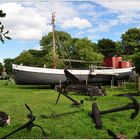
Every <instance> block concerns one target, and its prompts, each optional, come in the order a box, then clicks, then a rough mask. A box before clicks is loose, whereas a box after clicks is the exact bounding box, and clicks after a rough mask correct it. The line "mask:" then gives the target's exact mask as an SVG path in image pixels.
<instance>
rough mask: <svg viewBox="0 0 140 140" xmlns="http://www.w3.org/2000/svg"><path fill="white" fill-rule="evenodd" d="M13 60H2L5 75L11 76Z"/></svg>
mask: <svg viewBox="0 0 140 140" xmlns="http://www.w3.org/2000/svg"><path fill="white" fill-rule="evenodd" d="M13 61H14V59H11V58H6V59H4V67H5V68H6V73H7V74H8V75H12V63H13Z"/></svg>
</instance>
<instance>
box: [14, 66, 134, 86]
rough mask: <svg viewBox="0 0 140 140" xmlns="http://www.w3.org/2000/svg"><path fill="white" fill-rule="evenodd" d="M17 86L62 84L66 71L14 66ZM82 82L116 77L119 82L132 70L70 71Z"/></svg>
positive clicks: (94, 81) (104, 80) (102, 80)
mask: <svg viewBox="0 0 140 140" xmlns="http://www.w3.org/2000/svg"><path fill="white" fill-rule="evenodd" d="M12 69H13V75H14V79H15V82H16V84H30V85H32V84H36V85H43V84H60V83H63V82H64V81H65V80H66V76H65V73H64V69H51V68H38V67H29V66H21V65H15V64H13V65H12ZM68 71H69V72H70V73H72V74H73V75H75V76H76V77H77V78H79V79H80V80H82V81H87V82H91V83H92V82H93V83H96V82H107V81H109V80H110V78H111V77H112V75H114V76H115V77H116V78H117V79H118V80H120V78H123V79H124V78H127V77H128V76H130V74H131V73H132V67H131V68H121V69H100V70H99V69H96V70H93V71H91V70H68Z"/></svg>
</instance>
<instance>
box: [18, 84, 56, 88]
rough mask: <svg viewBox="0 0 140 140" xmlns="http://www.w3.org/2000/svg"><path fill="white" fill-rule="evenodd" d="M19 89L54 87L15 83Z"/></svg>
mask: <svg viewBox="0 0 140 140" xmlns="http://www.w3.org/2000/svg"><path fill="white" fill-rule="evenodd" d="M16 87H17V88H19V89H54V88H53V87H51V86H50V85H16Z"/></svg>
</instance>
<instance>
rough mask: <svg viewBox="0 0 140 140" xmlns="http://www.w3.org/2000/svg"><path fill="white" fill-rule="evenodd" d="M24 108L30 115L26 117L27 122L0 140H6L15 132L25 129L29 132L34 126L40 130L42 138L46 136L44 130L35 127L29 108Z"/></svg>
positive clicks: (33, 117)
mask: <svg viewBox="0 0 140 140" xmlns="http://www.w3.org/2000/svg"><path fill="white" fill-rule="evenodd" d="M25 106H26V108H27V109H28V110H29V112H30V114H28V115H27V117H28V118H29V121H28V122H27V123H25V124H24V125H22V126H20V127H19V128H17V129H16V130H14V131H12V132H11V133H9V134H7V135H5V136H3V137H1V139H6V138H7V137H9V136H11V135H13V134H15V133H16V132H18V131H20V130H22V129H25V128H27V129H28V130H31V129H32V127H33V126H36V127H38V128H40V129H41V131H42V133H43V135H44V136H47V135H46V133H45V131H44V129H43V128H42V127H41V126H40V125H36V124H34V123H33V122H34V121H35V116H33V114H32V111H31V109H30V108H29V106H28V105H27V104H25Z"/></svg>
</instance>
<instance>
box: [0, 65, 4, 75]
mask: <svg viewBox="0 0 140 140" xmlns="http://www.w3.org/2000/svg"><path fill="white" fill-rule="evenodd" d="M2 71H3V65H2V63H0V75H1V74H2Z"/></svg>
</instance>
